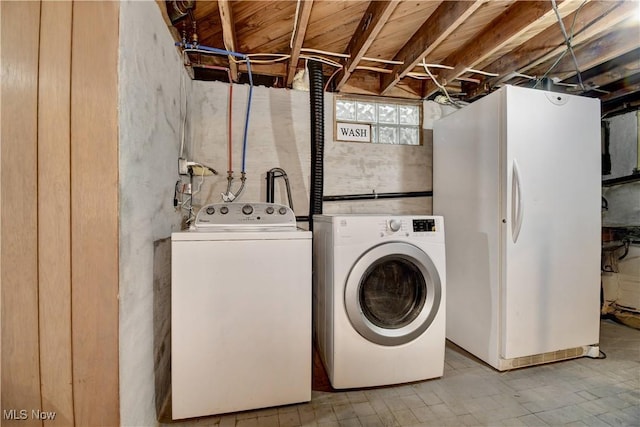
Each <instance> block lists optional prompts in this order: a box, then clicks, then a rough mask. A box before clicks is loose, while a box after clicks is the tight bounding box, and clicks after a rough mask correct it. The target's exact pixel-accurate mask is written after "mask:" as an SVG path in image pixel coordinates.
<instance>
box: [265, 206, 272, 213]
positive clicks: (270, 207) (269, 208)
mask: <svg viewBox="0 0 640 427" xmlns="http://www.w3.org/2000/svg"><path fill="white" fill-rule="evenodd" d="M264 211H265V212H266V213H267V214H269V215H272V214H273V212H274V209H273V206H267V209H265V210H264Z"/></svg>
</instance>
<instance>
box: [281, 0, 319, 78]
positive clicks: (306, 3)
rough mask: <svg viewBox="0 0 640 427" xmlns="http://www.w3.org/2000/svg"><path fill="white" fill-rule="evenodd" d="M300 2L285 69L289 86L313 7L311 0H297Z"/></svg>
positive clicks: (296, 66) (294, 72)
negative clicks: (289, 54)
mask: <svg viewBox="0 0 640 427" xmlns="http://www.w3.org/2000/svg"><path fill="white" fill-rule="evenodd" d="M298 1H299V2H300V10H299V13H298V21H297V22H296V28H295V34H294V35H293V43H292V44H291V58H290V59H289V67H288V69H287V86H291V83H292V82H293V77H294V76H295V75H296V69H297V68H298V59H300V49H302V44H303V43H304V37H305V35H306V33H307V27H308V25H309V17H310V16H311V9H312V7H313V0H298Z"/></svg>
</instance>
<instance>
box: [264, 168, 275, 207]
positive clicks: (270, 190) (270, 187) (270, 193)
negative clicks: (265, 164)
mask: <svg viewBox="0 0 640 427" xmlns="http://www.w3.org/2000/svg"><path fill="white" fill-rule="evenodd" d="M266 180H267V197H266V199H267V203H273V201H274V199H275V198H274V193H275V172H274V171H273V170H270V171H267V178H266Z"/></svg>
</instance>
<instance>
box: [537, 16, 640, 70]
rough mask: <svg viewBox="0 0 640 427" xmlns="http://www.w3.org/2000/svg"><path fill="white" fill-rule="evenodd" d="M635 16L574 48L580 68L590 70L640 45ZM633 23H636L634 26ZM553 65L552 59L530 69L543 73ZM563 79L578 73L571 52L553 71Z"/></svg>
mask: <svg viewBox="0 0 640 427" xmlns="http://www.w3.org/2000/svg"><path fill="white" fill-rule="evenodd" d="M634 19H635V18H630V19H629V20H628V21H625V22H623V23H621V25H620V26H619V29H617V30H615V31H611V32H609V33H607V34H606V35H604V36H602V37H600V38H599V39H597V40H594V41H591V42H588V43H583V44H581V45H580V46H577V47H575V48H574V49H573V51H574V53H575V55H576V60H577V62H578V66H579V67H580V70H581V71H583V70H588V69H590V68H593V67H596V66H598V65H600V64H603V63H605V62H607V61H610V60H612V59H614V58H616V57H618V56H621V55H624V54H625V53H627V52H630V51H632V50H634V49H636V48H638V47H640V38H638V33H639V29H638V24H637V23H636V22H634ZM632 25H635V27H633V26H632ZM550 66H551V60H550V61H548V62H546V63H544V64H540V65H539V66H538V67H536V68H534V69H532V70H530V71H529V72H530V73H534V74H535V75H543V74H544V73H545V72H546V71H547V70H548V69H549V67H550ZM551 75H552V76H553V77H557V78H559V79H560V80H561V81H562V80H565V79H568V78H570V77H573V76H575V75H576V71H575V64H574V63H573V58H572V57H571V55H570V54H566V55H565V56H564V58H562V60H561V61H560V62H559V63H558V65H557V66H556V67H555V69H554V71H553V72H552V73H551Z"/></svg>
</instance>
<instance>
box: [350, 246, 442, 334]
mask: <svg viewBox="0 0 640 427" xmlns="http://www.w3.org/2000/svg"><path fill="white" fill-rule="evenodd" d="M441 294H442V288H441V282H440V275H439V274H438V271H437V269H436V267H435V265H434V264H433V261H431V258H429V256H428V255H427V254H426V253H425V252H424V251H422V250H420V249H419V248H418V247H416V246H414V245H411V244H409V243H404V242H389V243H383V244H381V245H378V246H374V247H373V248H371V249H369V250H368V251H367V252H365V253H364V254H363V255H362V256H361V257H360V258H359V259H358V261H356V263H355V264H354V266H353V267H352V269H351V271H350V272H349V276H348V277H347V283H346V285H345V295H344V299H345V307H346V310H347V315H348V317H349V321H350V322H351V324H352V325H353V327H354V328H355V329H356V330H357V331H358V333H359V334H360V335H362V336H363V337H364V338H366V339H368V340H369V341H371V342H374V343H377V344H381V345H386V346H394V345H400V344H404V343H407V342H409V341H412V340H413V339H415V338H417V337H419V336H420V335H421V334H422V333H423V332H424V331H425V330H426V329H427V328H428V327H429V325H431V322H433V319H434V317H435V316H436V314H437V312H438V309H439V308H440V299H441Z"/></svg>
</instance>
